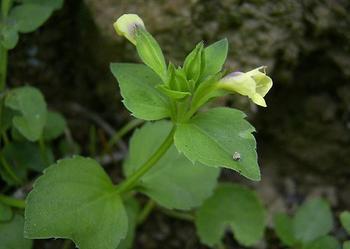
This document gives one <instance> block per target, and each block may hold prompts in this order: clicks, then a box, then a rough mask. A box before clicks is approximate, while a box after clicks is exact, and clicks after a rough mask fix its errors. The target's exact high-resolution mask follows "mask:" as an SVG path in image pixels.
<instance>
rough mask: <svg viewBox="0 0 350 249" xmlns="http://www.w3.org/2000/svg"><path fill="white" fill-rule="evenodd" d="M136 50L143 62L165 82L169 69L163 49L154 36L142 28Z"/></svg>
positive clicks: (137, 34) (137, 37)
mask: <svg viewBox="0 0 350 249" xmlns="http://www.w3.org/2000/svg"><path fill="white" fill-rule="evenodd" d="M136 49H137V53H138V54H139V56H140V58H141V60H142V61H143V62H144V63H145V64H146V65H147V66H149V67H150V68H151V69H152V70H153V71H154V72H156V73H157V74H158V75H159V77H160V78H161V79H162V80H165V79H166V71H167V69H166V65H165V59H164V55H163V52H162V49H161V48H160V46H159V44H158V43H157V41H156V40H155V39H154V38H153V36H152V35H151V34H150V33H149V32H147V31H146V30H144V29H142V28H141V29H138V31H137V33H136Z"/></svg>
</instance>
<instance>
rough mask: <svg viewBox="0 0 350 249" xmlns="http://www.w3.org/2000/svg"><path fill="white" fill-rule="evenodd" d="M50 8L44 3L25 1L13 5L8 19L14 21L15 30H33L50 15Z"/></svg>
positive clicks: (25, 31)
mask: <svg viewBox="0 0 350 249" xmlns="http://www.w3.org/2000/svg"><path fill="white" fill-rule="evenodd" d="M51 13H52V9H51V8H50V7H47V6H45V5H39V4H32V3H28V4H27V3H25V4H21V5H18V6H15V7H14V8H13V9H12V10H11V12H10V15H9V17H10V19H13V20H15V21H16V25H17V30H18V31H19V32H22V33H28V32H33V31H34V30H36V29H37V28H39V27H40V26H41V25H42V24H44V22H45V21H46V20H47V19H48V18H49V17H50V15H51Z"/></svg>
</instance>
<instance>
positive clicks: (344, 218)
mask: <svg viewBox="0 0 350 249" xmlns="http://www.w3.org/2000/svg"><path fill="white" fill-rule="evenodd" d="M340 222H341V224H342V226H343V227H344V228H345V230H346V231H347V232H348V234H350V212H349V211H344V212H342V213H341V214H340Z"/></svg>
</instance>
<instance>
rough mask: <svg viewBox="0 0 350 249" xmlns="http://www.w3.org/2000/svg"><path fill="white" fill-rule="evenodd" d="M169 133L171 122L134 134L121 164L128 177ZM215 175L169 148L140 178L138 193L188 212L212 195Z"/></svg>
mask: <svg viewBox="0 0 350 249" xmlns="http://www.w3.org/2000/svg"><path fill="white" fill-rule="evenodd" d="M170 130H171V123H170V122H168V121H159V122H156V123H147V124H146V125H144V126H143V127H142V128H141V129H139V130H136V131H135V133H134V135H133V136H132V138H131V140H130V148H129V155H128V158H127V160H126V161H125V164H124V172H125V175H126V176H129V175H131V174H132V173H133V172H135V171H136V170H137V169H138V168H139V167H140V166H141V165H142V164H143V163H145V162H146V161H147V159H148V158H149V157H150V156H151V155H152V154H153V153H154V152H155V151H156V150H157V149H158V147H159V146H160V145H161V143H162V142H163V141H164V140H165V138H166V136H167V135H168V134H169V132H170ZM145 141H147V146H145ZM218 175H219V170H218V169H216V168H211V167H207V166H205V165H202V164H200V163H196V164H195V165H193V164H192V163H191V162H190V161H189V160H188V159H186V158H185V157H184V156H183V155H181V154H179V153H178V152H177V150H176V148H175V146H171V147H170V149H169V150H168V152H167V153H166V154H165V155H164V156H163V157H162V158H161V159H160V160H159V161H158V162H157V163H156V165H154V166H153V168H152V169H151V170H150V171H149V172H147V173H146V174H145V175H144V176H143V177H142V178H141V180H140V184H139V187H140V191H141V192H143V193H145V194H146V195H148V196H149V197H150V198H152V199H154V200H155V201H156V202H158V203H159V204H160V205H162V206H164V207H166V208H169V209H172V208H175V209H183V210H188V209H191V208H193V207H196V206H199V205H200V204H201V203H202V202H203V201H204V200H205V199H206V198H208V197H209V196H210V195H211V194H212V191H213V189H214V188H215V185H216V183H217V177H218ZM203 182H205V184H203Z"/></svg>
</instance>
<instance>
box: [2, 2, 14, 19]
mask: <svg viewBox="0 0 350 249" xmlns="http://www.w3.org/2000/svg"><path fill="white" fill-rule="evenodd" d="M11 5H12V0H2V1H1V14H2V17H4V18H6V17H7V15H8V13H9V10H10V8H11Z"/></svg>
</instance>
